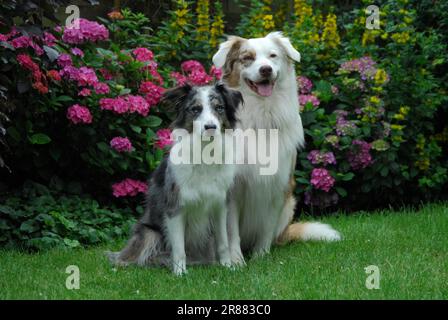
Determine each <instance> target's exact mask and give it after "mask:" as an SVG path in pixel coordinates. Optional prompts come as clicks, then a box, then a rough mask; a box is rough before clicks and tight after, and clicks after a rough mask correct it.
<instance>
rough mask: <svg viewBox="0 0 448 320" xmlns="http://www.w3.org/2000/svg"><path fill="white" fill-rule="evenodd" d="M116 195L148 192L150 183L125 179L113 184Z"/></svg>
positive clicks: (133, 195) (124, 195)
mask: <svg viewBox="0 0 448 320" xmlns="http://www.w3.org/2000/svg"><path fill="white" fill-rule="evenodd" d="M112 190H113V195H114V197H117V198H119V197H126V196H131V197H135V196H136V195H137V194H138V193H146V191H147V190H148V185H147V184H146V183H145V182H143V181H138V180H133V179H125V180H123V181H120V182H117V183H114V184H113V185H112Z"/></svg>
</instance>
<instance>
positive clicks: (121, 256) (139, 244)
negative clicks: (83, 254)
mask: <svg viewBox="0 0 448 320" xmlns="http://www.w3.org/2000/svg"><path fill="white" fill-rule="evenodd" d="M162 248H163V241H162V235H161V234H160V233H159V232H157V231H155V230H152V229H150V228H148V227H145V226H143V225H137V227H136V230H135V231H134V234H133V235H132V237H131V239H129V241H128V243H127V244H126V247H124V248H123V249H122V250H121V251H119V252H106V254H107V255H108V257H109V260H110V261H111V262H112V264H114V265H118V266H127V265H130V264H137V265H140V266H144V265H148V264H151V261H152V260H154V259H156V258H157V257H158V256H159V255H160V254H161V251H162Z"/></svg>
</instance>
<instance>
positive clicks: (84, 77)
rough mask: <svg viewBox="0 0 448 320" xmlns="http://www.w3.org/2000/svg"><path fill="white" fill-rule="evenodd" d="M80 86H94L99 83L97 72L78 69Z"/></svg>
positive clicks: (85, 68) (89, 69) (83, 68)
mask: <svg viewBox="0 0 448 320" xmlns="http://www.w3.org/2000/svg"><path fill="white" fill-rule="evenodd" d="M76 80H77V81H78V86H80V87H81V86H93V85H94V84H95V83H97V82H98V78H97V76H96V73H95V70H93V69H92V68H88V67H81V68H79V69H78V78H77V79H76Z"/></svg>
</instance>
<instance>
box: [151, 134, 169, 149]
mask: <svg viewBox="0 0 448 320" xmlns="http://www.w3.org/2000/svg"><path fill="white" fill-rule="evenodd" d="M156 135H157V140H156V142H155V143H154V146H155V147H156V148H158V149H164V148H165V147H166V146H170V145H172V144H173V139H172V138H171V130H170V129H160V130H158V131H157V132H156Z"/></svg>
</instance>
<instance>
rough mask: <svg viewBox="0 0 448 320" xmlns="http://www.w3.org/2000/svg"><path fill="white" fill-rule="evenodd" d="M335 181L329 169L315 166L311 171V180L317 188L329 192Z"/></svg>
mask: <svg viewBox="0 0 448 320" xmlns="http://www.w3.org/2000/svg"><path fill="white" fill-rule="evenodd" d="M335 181H336V180H335V179H334V178H333V177H332V176H331V175H330V172H329V171H328V170H327V169H323V168H314V169H313V171H312V172H311V180H310V182H311V185H313V186H314V188H316V189H319V190H323V191H325V192H328V191H330V189H331V188H332V187H333V185H334V183H335Z"/></svg>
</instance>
